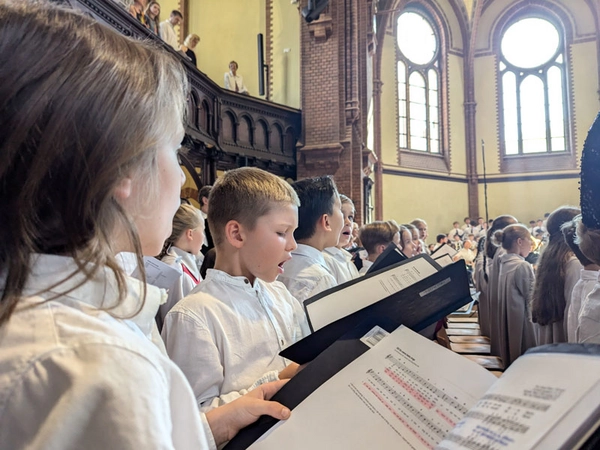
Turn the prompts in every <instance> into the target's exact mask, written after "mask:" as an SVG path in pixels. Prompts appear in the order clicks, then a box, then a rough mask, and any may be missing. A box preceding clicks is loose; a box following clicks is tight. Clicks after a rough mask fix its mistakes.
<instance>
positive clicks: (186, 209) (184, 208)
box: [157, 203, 204, 259]
mask: <svg viewBox="0 0 600 450" xmlns="http://www.w3.org/2000/svg"><path fill="white" fill-rule="evenodd" d="M201 225H204V218H203V217H202V214H201V213H200V210H199V209H197V208H194V207H193V206H192V205H188V204H186V203H184V204H182V205H181V206H180V207H179V209H178V210H177V212H176V213H175V217H173V229H172V231H171V236H169V237H168V238H167V240H166V241H165V245H164V246H163V249H162V252H161V253H160V255H158V256H157V258H158V259H161V258H162V257H163V256H165V255H166V254H167V252H168V251H169V249H170V248H171V246H172V245H174V244H175V242H177V240H178V239H179V238H180V237H181V236H182V235H183V234H184V233H185V232H186V231H187V230H194V229H196V228H198V227H199V226H201Z"/></svg>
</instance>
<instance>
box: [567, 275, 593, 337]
mask: <svg viewBox="0 0 600 450" xmlns="http://www.w3.org/2000/svg"><path fill="white" fill-rule="evenodd" d="M597 281H598V271H597V270H585V269H581V277H580V278H579V281H578V282H577V283H575V286H574V287H573V293H572V294H571V304H570V305H569V307H568V312H567V342H577V327H578V325H579V313H580V312H581V309H582V307H583V304H584V302H585V299H586V298H587V296H588V294H589V293H590V292H592V290H593V289H594V287H595V286H596V282H597Z"/></svg>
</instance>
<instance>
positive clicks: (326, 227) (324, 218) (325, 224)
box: [317, 214, 331, 231]
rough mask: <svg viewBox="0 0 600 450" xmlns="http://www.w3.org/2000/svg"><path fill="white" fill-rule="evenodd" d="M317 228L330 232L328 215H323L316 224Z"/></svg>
mask: <svg viewBox="0 0 600 450" xmlns="http://www.w3.org/2000/svg"><path fill="white" fill-rule="evenodd" d="M317 227H321V228H323V229H324V230H325V231H331V224H330V223H329V215H328V214H323V215H322V216H321V218H320V219H319V221H318V222H317Z"/></svg>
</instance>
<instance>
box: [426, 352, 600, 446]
mask: <svg viewBox="0 0 600 450" xmlns="http://www.w3.org/2000/svg"><path fill="white" fill-rule="evenodd" d="M560 360H563V364H561V363H557V361H560ZM573 364H578V365H579V367H581V368H582V370H580V371H578V372H577V382H573V380H572V376H569V370H570V369H569V367H570V366H571V365H573ZM599 366H600V361H599V360H598V358H587V359H586V358H582V357H581V356H579V355H570V354H553V355H552V357H549V356H548V355H543V354H533V355H525V356H524V357H521V358H519V359H518V360H517V361H516V362H514V363H513V364H512V365H511V367H510V369H509V370H508V371H507V372H505V373H504V374H503V375H502V377H501V378H500V379H499V380H498V381H497V382H496V383H495V384H494V385H493V386H492V388H491V389H490V390H489V391H488V392H487V393H486V394H485V395H484V396H482V397H481V398H480V400H479V401H478V402H477V403H476V404H475V406H474V407H473V408H471V409H470V410H469V412H468V413H467V414H466V415H465V417H464V418H463V419H462V420H461V421H459V423H458V424H457V425H456V427H454V429H453V430H452V431H451V432H450V433H449V434H448V435H447V436H446V437H445V438H444V440H443V441H442V442H441V443H440V444H439V446H438V447H437V449H438V450H459V449H460V450H502V449H508V448H511V449H538V448H539V449H545V448H557V449H558V448H571V447H572V446H571V445H570V444H568V443H569V442H570V440H571V439H575V438H576V437H577V436H578V433H580V431H578V430H579V429H581V428H585V425H584V422H585V419H586V414H585V413H582V412H580V411H579V412H577V408H575V407H574V406H573V405H577V406H578V407H581V408H583V407H584V403H582V400H581V399H582V398H589V399H590V401H589V403H590V404H591V406H590V409H592V410H593V409H594V408H596V407H597V402H595V401H594V400H593V398H592V397H591V396H590V393H591V392H593V391H591V390H590V389H592V387H593V386H595V385H597V384H598V378H597V368H598V367H599ZM595 371H596V372H595ZM561 422H562V423H561ZM559 423H561V426H558V424H559ZM563 444H564V445H565V447H563Z"/></svg>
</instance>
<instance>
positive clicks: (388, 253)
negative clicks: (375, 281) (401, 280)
mask: <svg viewBox="0 0 600 450" xmlns="http://www.w3.org/2000/svg"><path fill="white" fill-rule="evenodd" d="M407 259H408V258H407V256H406V255H405V254H404V253H402V251H401V250H400V248H399V247H398V246H397V245H396V244H395V243H394V242H391V243H390V244H389V245H388V246H387V247H386V248H385V250H384V251H383V253H381V255H379V256H378V257H377V259H376V260H375V262H374V263H373V265H372V266H371V267H369V269H368V270H367V274H370V273H373V272H376V271H378V270H379V269H383V268H385V267H388V266H393V265H394V264H397V263H399V262H402V261H406V260H407Z"/></svg>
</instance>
